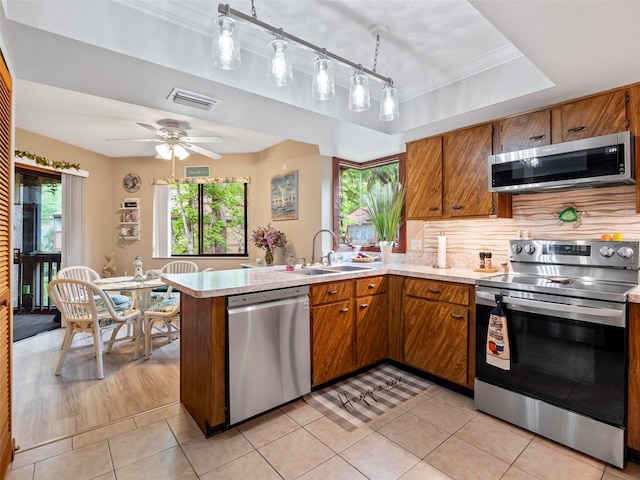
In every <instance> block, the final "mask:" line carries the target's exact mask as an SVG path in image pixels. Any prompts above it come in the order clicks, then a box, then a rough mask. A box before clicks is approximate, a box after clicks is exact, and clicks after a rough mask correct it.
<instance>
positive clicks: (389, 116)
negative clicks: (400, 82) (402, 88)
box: [380, 82, 400, 122]
mask: <svg viewBox="0 0 640 480" xmlns="http://www.w3.org/2000/svg"><path fill="white" fill-rule="evenodd" d="M399 117H400V106H399V102H398V91H397V90H396V87H394V86H393V82H390V83H387V84H386V85H385V86H384V88H383V89H382V93H381V94H380V120H382V121H383V122H391V121H393V120H396V119H397V118H399Z"/></svg>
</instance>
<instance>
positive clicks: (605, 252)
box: [600, 247, 616, 258]
mask: <svg viewBox="0 0 640 480" xmlns="http://www.w3.org/2000/svg"><path fill="white" fill-rule="evenodd" d="M614 253H616V251H615V250H614V249H613V248H611V247H602V248H601V249H600V255H602V256H603V257H607V258H608V257H612V256H613V254H614Z"/></svg>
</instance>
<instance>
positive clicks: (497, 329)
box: [487, 304, 511, 370]
mask: <svg viewBox="0 0 640 480" xmlns="http://www.w3.org/2000/svg"><path fill="white" fill-rule="evenodd" d="M497 310H499V311H498V312H496V311H497ZM487 364H489V365H492V366H494V367H497V368H501V369H503V370H511V357H510V355H509V335H508V332H507V317H506V315H505V314H504V311H503V310H502V306H501V305H500V304H498V307H497V308H495V309H493V310H492V311H491V313H490V314H489V327H488V330H487Z"/></svg>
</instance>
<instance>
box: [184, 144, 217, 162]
mask: <svg viewBox="0 0 640 480" xmlns="http://www.w3.org/2000/svg"><path fill="white" fill-rule="evenodd" d="M182 146H183V147H184V148H186V149H188V150H193V151H194V152H196V153H199V154H200V155H204V156H205V157H209V158H213V159H214V160H220V159H221V158H222V155H219V154H217V153H215V152H212V151H211V150H207V149H206V148H202V147H199V146H197V145H191V144H183V145H182Z"/></svg>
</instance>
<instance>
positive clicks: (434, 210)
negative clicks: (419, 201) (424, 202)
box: [429, 207, 440, 212]
mask: <svg viewBox="0 0 640 480" xmlns="http://www.w3.org/2000/svg"><path fill="white" fill-rule="evenodd" d="M438 210H440V207H429V211H430V212H436V211H438Z"/></svg>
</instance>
